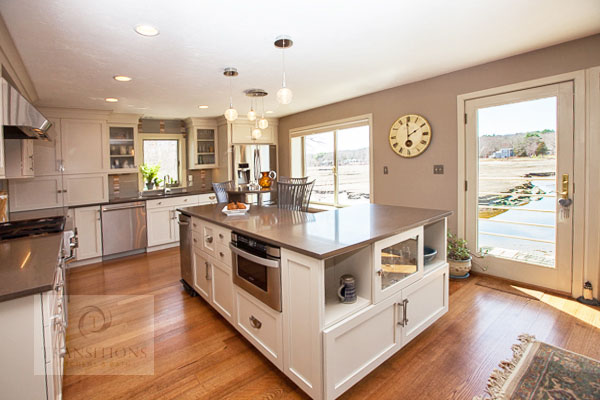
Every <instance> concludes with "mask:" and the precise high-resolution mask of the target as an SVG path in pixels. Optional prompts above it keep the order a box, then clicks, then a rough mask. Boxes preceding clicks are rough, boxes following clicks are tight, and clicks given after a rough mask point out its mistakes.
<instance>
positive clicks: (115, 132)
mask: <svg viewBox="0 0 600 400" xmlns="http://www.w3.org/2000/svg"><path fill="white" fill-rule="evenodd" d="M108 132H109V146H110V147H109V150H110V169H111V171H110V173H113V174H121V173H132V172H137V168H138V162H137V154H136V153H137V152H136V139H137V125H136V124H122V125H119V126H116V125H109V128H108Z"/></svg>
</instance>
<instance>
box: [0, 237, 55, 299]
mask: <svg viewBox="0 0 600 400" xmlns="http://www.w3.org/2000/svg"><path fill="white" fill-rule="evenodd" d="M62 237H63V234H62V233H52V234H48V235H42V236H34V237H24V238H19V239H12V240H5V241H2V242H0V260H2V261H1V262H0V301H6V300H12V299H16V298H18V297H24V296H29V295H32V294H36V293H41V292H45V291H48V290H51V289H52V285H53V283H54V276H55V273H56V268H57V266H58V257H59V256H60V251H61V245H62Z"/></svg>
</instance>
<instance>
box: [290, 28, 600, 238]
mask: <svg viewBox="0 0 600 400" xmlns="http://www.w3.org/2000/svg"><path fill="white" fill-rule="evenodd" d="M596 65H600V35H594V36H590V37H587V38H583V39H579V40H575V41H572V42H567V43H563V44H560V45H557V46H552V47H548V48H545V49H541V50H537V51H533V52H530V53H526V54H521V55H518V56H514V57H510V58H506V59H503V60H499V61H495V62H492V63H488V64H483V65H479V66H476V67H472V68H467V69H463V70H460V71H456V72H452V73H449V74H445V75H441V76H438V77H435V78H431V79H427V80H424V81H420V82H416V83H412V84H408V85H404V86H399V87H396V88H392V89H388V90H384V91H381V92H377V93H373V94H370V95H366V96H362V97H358V98H354V99H351V100H347V101H343V102H340V103H335V104H330V105H327V106H323V107H319V108H316V109H313V110H309V111H305V112H302V113H298V114H294V115H290V116H287V117H284V118H281V119H280V120H279V145H280V146H279V168H280V175H284V176H285V175H289V154H290V152H289V130H290V129H292V128H298V127H301V126H306V125H313V124H317V123H321V122H326V121H331V120H337V119H342V118H348V117H352V116H356V115H361V114H367V113H372V114H373V152H374V160H373V168H374V174H373V175H374V192H375V193H374V195H375V202H376V203H381V204H393V205H403V206H412V207H426V208H437V209H446V210H454V211H455V212H456V207H457V197H458V185H457V170H458V156H457V149H458V145H457V135H458V134H457V121H456V112H457V111H456V109H457V106H456V105H457V102H456V97H457V95H459V94H464V93H470V92H474V91H478V90H483V89H488V88H493V87H498V86H502V85H508V84H511V83H517V82H522V81H527V80H531V79H536V78H541V77H546V76H552V75H557V74H560V73H564V72H570V71H575V70H580V69H584V68H588V67H592V66H596ZM348 84H349V85H351V84H352V82H348ZM408 113H415V114H421V115H423V116H425V117H426V118H427V119H428V120H429V122H430V124H431V127H432V132H433V137H432V142H431V145H430V147H429V149H428V150H427V151H426V152H425V153H424V154H422V155H421V156H419V157H417V158H414V159H403V158H401V157H399V156H397V155H395V153H394V152H393V151H392V150H391V149H390V146H389V142H388V133H389V129H390V127H391V125H392V123H393V122H394V121H395V120H396V119H397V118H398V117H400V116H401V115H404V114H408ZM434 164H444V170H445V171H444V175H433V165H434ZM384 166H388V167H389V174H388V175H383V167H384ZM449 222H450V226H449V228H450V229H451V230H453V231H455V230H456V214H455V215H454V216H453V217H452V218H451V219H450V221H449Z"/></svg>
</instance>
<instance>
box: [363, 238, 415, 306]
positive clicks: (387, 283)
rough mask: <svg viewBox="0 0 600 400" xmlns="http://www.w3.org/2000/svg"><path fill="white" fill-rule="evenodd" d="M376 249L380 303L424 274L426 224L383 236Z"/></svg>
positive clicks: (375, 282) (376, 295)
mask: <svg viewBox="0 0 600 400" xmlns="http://www.w3.org/2000/svg"><path fill="white" fill-rule="evenodd" d="M373 250H374V251H373V258H374V260H373V272H374V274H375V276H374V279H373V285H374V287H373V295H374V300H375V302H376V303H377V302H379V301H381V300H383V299H385V298H387V297H389V296H391V295H393V294H395V293H397V292H398V291H399V290H401V289H402V288H405V287H406V286H408V285H410V284H411V283H413V282H415V281H417V280H418V279H420V278H421V277H422V276H423V227H419V228H415V229H411V230H408V231H406V232H402V233H400V234H397V235H394V236H392V237H389V238H386V239H383V240H380V241H379V242H376V243H375V245H374V246H373Z"/></svg>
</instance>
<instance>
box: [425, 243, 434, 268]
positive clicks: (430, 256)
mask: <svg viewBox="0 0 600 400" xmlns="http://www.w3.org/2000/svg"><path fill="white" fill-rule="evenodd" d="M423 253H424V254H423V261H424V262H425V264H429V263H431V262H432V261H433V260H434V259H435V257H436V256H437V250H436V249H432V248H431V247H427V246H425V247H424V248H423Z"/></svg>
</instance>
